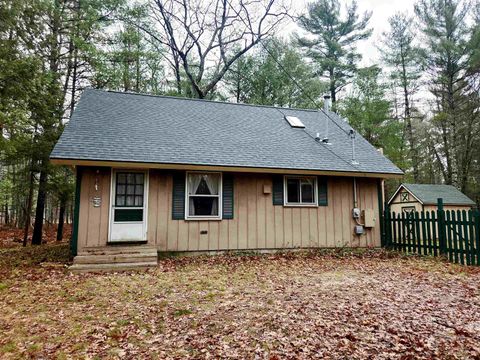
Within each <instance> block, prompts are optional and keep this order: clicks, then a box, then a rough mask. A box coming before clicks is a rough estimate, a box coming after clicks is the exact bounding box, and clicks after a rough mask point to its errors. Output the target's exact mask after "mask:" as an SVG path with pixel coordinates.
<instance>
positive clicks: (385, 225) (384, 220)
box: [380, 203, 390, 247]
mask: <svg viewBox="0 0 480 360" xmlns="http://www.w3.org/2000/svg"><path fill="white" fill-rule="evenodd" d="M388 212H389V209H388V204H386V203H385V205H384V207H383V211H382V221H381V223H380V225H381V227H380V231H381V233H382V247H388V245H389V243H390V241H389V239H388V227H389V224H388V217H389V216H388Z"/></svg>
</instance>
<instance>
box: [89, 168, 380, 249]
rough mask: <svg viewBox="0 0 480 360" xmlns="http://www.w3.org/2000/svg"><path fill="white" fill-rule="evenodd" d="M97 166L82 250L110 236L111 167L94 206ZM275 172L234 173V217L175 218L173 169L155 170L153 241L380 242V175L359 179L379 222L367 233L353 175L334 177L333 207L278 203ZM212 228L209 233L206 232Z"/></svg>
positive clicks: (203, 245)
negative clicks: (358, 224)
mask: <svg viewBox="0 0 480 360" xmlns="http://www.w3.org/2000/svg"><path fill="white" fill-rule="evenodd" d="M95 175H96V174H95V171H94V170H90V169H89V170H86V171H85V175H84V178H83V181H82V190H81V205H80V223H79V224H80V227H79V249H80V248H82V247H85V246H103V245H105V244H106V242H107V239H108V202H109V200H110V170H101V171H100V174H98V175H97V176H99V178H100V179H101V180H100V181H99V191H98V193H101V194H102V195H101V196H102V199H103V200H102V206H101V207H100V208H94V207H93V205H92V203H91V198H92V197H93V196H95V194H97V192H95V190H94V182H95ZM264 185H270V186H272V175H271V174H253V173H252V174H245V173H235V174H234V217H233V219H231V220H221V221H219V220H211V221H198V220H172V186H173V180H172V176H171V174H170V173H169V172H168V171H166V170H155V169H152V170H150V178H149V198H148V208H149V209H148V224H147V225H148V230H147V238H148V243H149V245H154V246H156V247H157V248H158V249H159V250H160V251H213V250H247V249H281V248H311V247H321V248H323V247H344V246H347V247H366V246H380V221H379V218H378V198H377V197H378V189H377V179H366V178H361V179H357V191H358V206H359V207H360V208H361V209H362V210H363V209H374V211H375V214H376V216H377V224H376V227H374V228H372V229H366V234H365V235H362V236H360V237H359V236H356V235H354V233H353V229H354V225H355V221H354V219H353V218H352V215H351V211H352V208H353V179H352V178H347V177H329V178H328V206H320V207H284V206H274V205H273V203H272V194H264V192H263V189H264ZM205 231H206V234H204V233H203V232H205Z"/></svg>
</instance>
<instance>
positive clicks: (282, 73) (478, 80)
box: [0, 0, 480, 244]
mask: <svg viewBox="0 0 480 360" xmlns="http://www.w3.org/2000/svg"><path fill="white" fill-rule="evenodd" d="M371 10H372V11H375V9H371ZM370 18H371V12H366V13H363V12H360V11H359V9H358V6H357V4H356V3H355V1H345V0H316V1H313V2H311V3H310V4H309V5H308V7H307V8H306V9H304V11H303V13H299V14H294V13H293V11H292V10H291V8H290V7H289V5H288V4H287V3H285V2H284V1H282V0H251V1H248V2H247V1H244V0H191V1H188V0H144V1H142V2H138V3H132V2H131V1H125V0H15V1H11V0H0V19H1V21H0V133H1V135H2V136H0V223H6V224H8V225H12V226H15V227H18V228H22V229H24V236H23V240H24V244H27V243H28V242H30V241H31V243H32V244H40V243H41V242H42V235H43V232H44V228H43V227H44V224H45V223H47V224H58V235H57V239H59V240H61V239H62V234H63V224H64V222H71V221H72V217H73V214H72V213H73V196H74V195H73V194H74V187H75V184H74V182H75V179H74V174H73V171H72V170H71V169H70V168H65V167H55V166H52V165H51V164H50V162H49V154H50V152H51V150H52V148H53V146H54V144H55V142H56V141H57V140H58V137H59V136H60V134H61V132H62V130H63V128H64V126H65V124H67V123H68V118H69V116H70V114H71V112H72V111H73V109H74V108H75V104H76V102H77V101H78V99H79V96H80V95H81V93H82V91H83V89H85V88H87V87H93V88H99V89H106V90H115V91H132V92H141V93H148V94H158V95H171V96H181V97H196V98H206V99H213V100H222V101H232V102H242V103H249V104H261V105H274V106H282V107H300V108H312V109H315V108H319V107H321V106H322V99H323V95H324V94H325V93H328V94H329V95H330V96H331V99H332V108H333V110H334V111H336V112H338V113H339V114H341V115H342V116H343V117H345V118H346V119H348V121H349V123H350V124H351V125H352V126H353V127H354V128H355V129H356V130H357V131H359V132H360V133H361V134H362V135H363V136H364V137H365V138H366V139H367V140H368V141H370V142H371V143H372V144H373V145H374V146H375V147H377V148H382V149H383V151H384V153H385V155H386V156H388V157H389V158H390V159H391V160H392V161H393V162H394V163H395V164H397V165H398V166H399V167H400V168H401V169H402V170H404V171H405V173H406V176H405V178H404V180H403V181H404V182H418V183H446V184H452V185H455V186H456V187H458V188H459V189H460V190H462V191H463V192H464V193H466V194H467V195H469V196H470V197H471V198H472V199H474V200H475V201H476V202H477V204H479V203H480V131H479V130H480V112H479V111H480V4H479V2H478V1H467V0H419V1H418V2H417V3H416V4H415V6H414V8H413V9H411V12H410V13H408V14H406V13H397V14H395V15H394V16H392V17H391V18H390V19H389V29H388V30H387V31H386V32H385V33H384V34H383V35H382V39H381V41H379V42H378V44H377V46H378V49H379V51H380V52H381V55H382V56H381V61H379V63H378V64H369V66H367V67H364V66H363V67H362V66H360V64H361V55H360V53H359V51H358V46H359V44H360V43H361V42H362V41H364V40H366V39H368V38H369V37H371V34H372V26H373V25H372V24H371V23H370ZM291 22H295V23H296V24H297V25H298V28H299V30H298V31H297V32H295V33H294V34H292V35H291V36H289V37H288V38H282V37H279V36H278V34H279V32H281V31H280V30H281V29H282V28H283V27H284V26H286V25H287V24H289V23H291ZM398 183H399V181H390V182H388V184H387V189H388V190H389V191H392V190H393V189H394V188H395V187H396V186H397V185H398Z"/></svg>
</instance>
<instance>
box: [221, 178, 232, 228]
mask: <svg viewBox="0 0 480 360" xmlns="http://www.w3.org/2000/svg"><path fill="white" fill-rule="evenodd" d="M234 181H235V180H234V176H233V174H231V173H224V174H223V180H222V192H223V194H222V213H223V214H222V218H223V219H224V220H231V219H233V214H234V212H235V210H234V209H235V207H234V206H235V204H234V186H235V185H234ZM225 201H230V203H231V206H230V207H228V206H227V204H226V203H225Z"/></svg>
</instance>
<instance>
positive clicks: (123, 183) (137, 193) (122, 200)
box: [115, 173, 144, 207]
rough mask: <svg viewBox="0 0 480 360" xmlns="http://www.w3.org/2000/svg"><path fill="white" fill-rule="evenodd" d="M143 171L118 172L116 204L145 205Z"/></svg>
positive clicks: (122, 205)
mask: <svg viewBox="0 0 480 360" xmlns="http://www.w3.org/2000/svg"><path fill="white" fill-rule="evenodd" d="M143 184H144V174H143V173H138V174H137V173H117V180H116V184H115V185H116V191H115V206H116V207H143V186H144V185H143Z"/></svg>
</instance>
